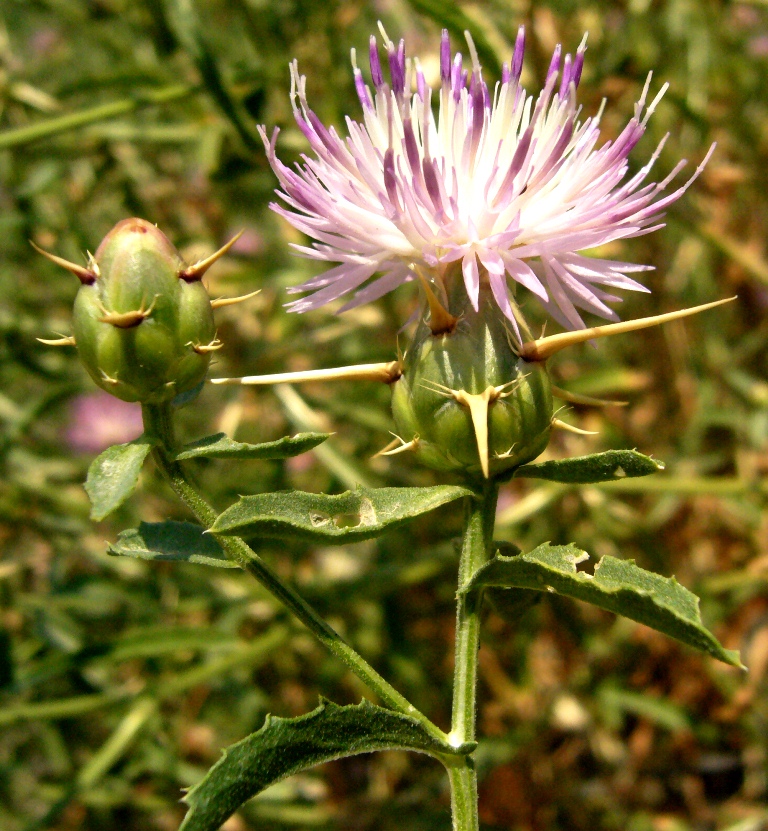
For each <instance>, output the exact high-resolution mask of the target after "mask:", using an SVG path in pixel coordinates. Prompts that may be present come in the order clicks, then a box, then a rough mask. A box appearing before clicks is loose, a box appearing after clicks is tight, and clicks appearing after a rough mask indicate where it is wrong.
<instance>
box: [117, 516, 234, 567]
mask: <svg viewBox="0 0 768 831" xmlns="http://www.w3.org/2000/svg"><path fill="white" fill-rule="evenodd" d="M204 531H205V528H203V527H202V526H200V525H194V524H193V523H191V522H173V521H171V520H169V521H168V522H142V523H141V525H139V527H138V528H131V529H129V530H128V531H122V532H121V533H120V534H119V536H118V538H117V542H114V543H112V545H110V546H109V548H108V549H107V553H108V554H112V555H113V556H122V557H133V558H135V559H137V560H176V561H180V562H184V563H198V564H199V565H204V566H218V567H219V568H238V565H237V563H233V562H232V560H228V559H227V556H226V554H224V552H223V551H222V549H221V546H220V545H219V544H218V543H217V542H216V539H215V537H213V536H211V535H210V534H205V533H204Z"/></svg>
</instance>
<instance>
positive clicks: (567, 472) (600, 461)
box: [514, 450, 664, 485]
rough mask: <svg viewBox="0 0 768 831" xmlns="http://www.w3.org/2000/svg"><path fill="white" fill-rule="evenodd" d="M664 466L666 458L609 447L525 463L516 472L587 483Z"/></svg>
mask: <svg viewBox="0 0 768 831" xmlns="http://www.w3.org/2000/svg"><path fill="white" fill-rule="evenodd" d="M660 470H664V463H663V462H660V461H658V460H656V459H651V458H650V456H644V455H643V454H642V453H638V452H637V451H636V450H606V451H605V452H604V453H592V454H591V455H589V456H576V457H574V458H572V459H557V460H555V459H552V460H551V461H548V462H540V463H539V464H533V465H523V466H522V467H519V468H518V469H517V470H516V471H515V473H514V476H515V478H518V479H522V478H528V479H547V480H548V481H550V482H566V483H568V484H572V485H577V484H578V485H586V484H592V483H596V482H615V481H617V480H619V479H631V478H635V477H638V476H649V475H650V474H652V473H658V472H659V471H660Z"/></svg>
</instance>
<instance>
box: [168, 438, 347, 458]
mask: <svg viewBox="0 0 768 831" xmlns="http://www.w3.org/2000/svg"><path fill="white" fill-rule="evenodd" d="M330 435H331V434H330V433H298V434H297V435H295V436H286V437H285V438H282V439H277V441H268V442H264V443H263V444H246V443H244V442H240V441H234V440H233V439H230V438H229V437H228V436H227V435H226V434H225V433H215V434H214V435H212V436H205V437H204V438H202V439H198V440H197V441H193V442H191V443H190V444H185V445H184V447H183V448H182V449H181V451H180V452H178V453H177V454H176V457H175V458H176V460H177V461H183V460H185V459H201V458H205V459H288V458H290V457H291V456H298V455H299V454H301V453H306V452H307V451H308V450H312V448H313V447H317V445H318V444H322V443H323V442H324V441H325V440H326V439H327V438H328V437H329V436H330Z"/></svg>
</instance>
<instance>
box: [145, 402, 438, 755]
mask: <svg viewBox="0 0 768 831" xmlns="http://www.w3.org/2000/svg"><path fill="white" fill-rule="evenodd" d="M142 412H143V415H144V426H145V430H146V433H147V435H148V436H151V437H153V438H156V439H158V440H159V442H160V446H158V447H156V448H155V449H154V450H153V458H154V459H155V462H156V463H157V465H158V467H159V468H160V470H161V472H162V473H163V475H164V476H165V478H166V479H167V480H168V482H169V484H170V486H171V488H173V490H174V491H175V493H176V495H177V496H178V497H179V498H180V499H181V500H182V502H184V504H185V505H186V506H187V507H188V508H189V510H190V511H191V512H192V513H193V514H194V516H195V517H196V518H197V520H198V521H199V522H200V523H201V524H202V525H204V526H205V527H206V528H210V527H211V526H212V525H213V523H214V521H215V519H216V516H217V515H216V512H215V511H214V509H213V508H212V507H211V506H210V505H209V504H208V503H207V502H206V501H205V500H204V499H203V498H202V497H201V496H200V494H198V493H197V491H196V490H195V489H194V487H193V486H192V485H191V484H190V482H189V480H188V479H187V477H186V476H185V474H184V470H183V468H182V466H181V465H180V464H179V463H178V462H176V461H174V460H173V458H172V456H171V455H170V454H169V451H171V452H172V450H173V447H174V444H175V442H174V437H173V430H172V413H171V408H170V405H162V404H161V405H148V404H145V405H143V406H142ZM216 539H217V541H218V543H219V544H220V545H221V547H222V549H223V550H224V552H225V554H226V555H227V557H229V559H231V560H232V561H233V562H236V563H237V564H238V565H239V566H240V567H241V568H242V569H243V570H244V571H247V572H248V573H249V574H250V575H252V576H253V577H255V578H256V580H257V581H258V582H259V583H260V584H261V585H262V586H264V588H265V589H267V591H268V592H269V593H270V594H272V596H273V597H275V598H276V599H277V600H279V601H280V602H281V603H282V604H283V605H284V606H286V607H287V608H288V609H289V610H290V611H291V612H292V613H293V614H294V615H295V616H296V617H297V618H298V619H299V620H300V621H301V622H302V623H303V624H304V625H305V626H306V627H307V628H308V629H309V630H310V631H311V632H312V634H314V635H315V637H316V638H317V639H318V640H319V641H320V642H321V643H322V644H323V645H324V646H325V647H326V648H327V649H328V650H329V651H330V652H331V653H333V654H334V655H335V656H336V657H337V658H339V659H340V660H341V661H342V662H343V663H344V664H345V666H346V667H347V668H348V669H349V670H350V671H351V672H353V673H354V674H355V675H356V676H357V677H358V678H359V679H360V680H361V681H363V682H364V683H365V684H366V685H367V686H368V687H369V688H370V689H371V690H372V691H373V692H375V693H376V694H377V695H378V696H379V698H380V699H381V700H382V701H383V702H384V703H385V704H386V705H387V706H389V707H391V708H392V709H393V710H397V711H398V712H400V713H403V714H404V715H407V716H411V717H412V718H414V719H416V720H417V721H418V722H420V723H421V724H422V725H423V727H424V728H425V729H426V730H427V731H428V732H429V733H430V734H431V735H433V736H435V738H437V739H439V740H440V741H442V742H446V741H447V737H446V735H445V733H443V731H442V730H440V728H439V727H437V725H435V724H433V723H432V722H431V721H430V720H429V719H428V718H427V717H426V716H425V715H424V714H423V713H422V712H421V711H420V710H418V709H417V708H416V707H414V706H413V704H411V703H410V702H409V701H408V700H407V699H406V698H405V697H404V696H403V695H401V694H400V693H399V692H398V691H397V690H396V689H395V688H394V687H393V686H392V685H391V684H389V683H388V682H387V681H386V680H385V679H384V678H382V676H381V675H379V673H378V672H376V670H375V669H374V668H373V667H372V666H371V665H370V664H369V663H368V662H367V661H366V660H365V659H364V658H363V657H362V656H361V655H359V654H358V653H357V652H356V651H355V650H354V649H353V648H352V647H351V646H350V645H349V644H348V643H347V642H346V641H344V639H343V638H342V637H341V636H340V635H339V634H338V632H336V631H335V630H334V629H333V628H332V627H331V626H329V625H328V624H327V623H326V622H325V620H323V618H321V617H320V615H318V613H317V612H316V611H315V610H314V609H313V608H312V607H311V606H310V605H309V604H308V603H307V602H306V601H305V600H304V598H302V597H301V596H300V595H299V594H297V593H296V592H295V591H294V590H293V589H292V588H291V587H290V586H288V585H287V584H285V583H284V582H283V581H282V580H281V579H280V577H278V575H277V574H276V573H275V572H274V571H273V570H272V569H271V568H270V566H269V565H268V564H267V563H266V562H265V561H264V560H262V559H261V557H259V555H258V554H257V553H256V552H255V551H253V549H252V548H250V546H248V545H247V544H246V543H245V542H244V541H243V540H242V539H240V537H230V536H219V535H216Z"/></svg>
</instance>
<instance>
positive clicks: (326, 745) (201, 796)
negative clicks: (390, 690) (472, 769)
mask: <svg viewBox="0 0 768 831" xmlns="http://www.w3.org/2000/svg"><path fill="white" fill-rule="evenodd" d="M473 748H474V743H471V744H467V745H464V746H462V747H460V748H455V747H452V746H451V745H448V744H444V743H442V742H440V741H438V740H437V739H435V738H433V737H432V736H431V735H430V734H429V733H427V731H426V730H425V729H424V727H423V726H422V725H421V724H420V723H419V722H418V721H416V719H414V718H411V717H410V716H406V715H402V714H401V713H396V712H393V711H392V710H386V709H384V708H383V707H377V706H376V705H375V704H371V703H370V702H369V701H365V700H363V701H362V702H361V703H360V704H350V705H348V706H346V707H340V706H339V705H337V704H333V703H332V702H330V701H325V700H321V703H320V706H319V707H318V708H317V709H316V710H313V711H312V712H311V713H308V714H307V715H305V716H300V717H299V718H277V717H275V716H271V715H269V716H267V718H266V721H265V722H264V726H263V727H262V728H261V730H258V731H257V732H256V733H252V734H251V735H250V736H248V737H247V738H245V739H243V740H242V741H240V742H238V743H237V744H233V745H232V746H231V747H228V748H227V749H226V750H225V751H224V756H223V757H222V758H221V759H220V760H219V761H218V762H217V763H216V764H215V765H214V766H213V767H212V768H211V769H210V770H209V771H208V773H207V774H206V775H205V778H204V779H203V780H202V781H201V782H199V783H198V784H197V785H195V786H194V787H193V788H191V789H190V791H189V793H188V794H187V795H186V797H185V798H184V801H185V802H186V803H187V804H188V805H189V806H190V807H189V812H188V813H187V816H186V817H185V818H184V822H183V823H182V824H181V828H180V829H179V831H215V829H217V828H219V826H220V825H221V824H222V823H223V822H224V821H225V820H226V819H227V817H229V816H230V815H231V814H232V813H233V812H234V811H235V810H237V808H239V807H240V805H242V804H243V803H244V802H246V801H247V800H249V799H250V798H251V797H253V796H256V794H258V793H260V792H261V791H263V790H264V788H266V787H268V786H269V785H272V784H273V783H275V782H279V781H280V780H281V779H284V778H285V777H286V776H290V775H291V774H294V773H298V772H299V771H301V770H306V769H307V768H310V767H313V766H314V765H319V764H322V763H323V762H329V761H331V760H332V759H340V758H342V757H343V756H354V755H355V754H357V753H370V752H372V751H374V750H390V749H398V750H414V751H417V752H419V753H428V754H431V755H434V756H440V755H444V754H446V753H449V754H466V753H469V752H471V751H472V750H473Z"/></svg>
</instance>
